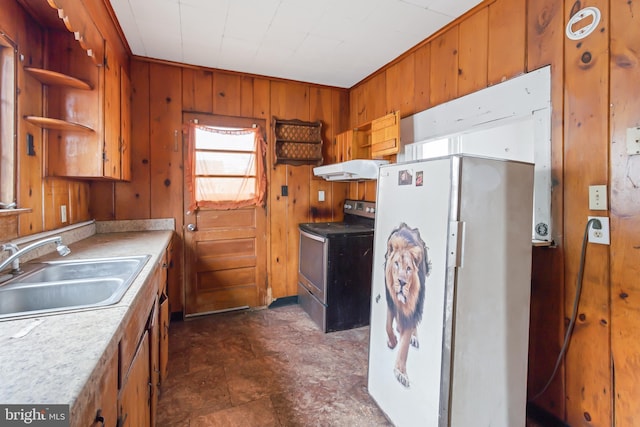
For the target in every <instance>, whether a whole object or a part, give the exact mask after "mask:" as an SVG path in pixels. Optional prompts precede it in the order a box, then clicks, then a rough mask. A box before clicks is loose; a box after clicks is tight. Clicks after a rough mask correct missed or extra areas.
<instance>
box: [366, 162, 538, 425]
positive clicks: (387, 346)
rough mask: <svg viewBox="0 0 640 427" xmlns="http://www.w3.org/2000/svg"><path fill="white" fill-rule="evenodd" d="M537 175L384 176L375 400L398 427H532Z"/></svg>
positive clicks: (453, 168) (386, 170)
mask: <svg viewBox="0 0 640 427" xmlns="http://www.w3.org/2000/svg"><path fill="white" fill-rule="evenodd" d="M533 175H534V169H533V165H532V164H529V163H523V162H515V161H508V160H498V159H490V158H483V157H474V156H467V155H450V156H446V157H440V158H435V159H429V160H422V161H416V162H409V163H399V164H391V165H387V166H382V167H380V171H379V177H378V190H377V200H376V216H375V232H374V257H373V275H372V294H371V326H370V342H369V372H368V389H369V393H370V394H371V396H372V397H373V398H374V400H375V401H376V403H377V404H378V406H379V407H380V408H381V409H382V410H383V411H384V413H385V414H386V416H387V417H388V418H389V419H390V420H391V422H393V423H394V425H396V426H397V427H405V426H420V427H442V426H453V427H468V426H484V427H489V426H494V427H518V426H523V427H524V425H525V408H526V380H527V354H528V343H529V299H530V284H531V280H530V278H531V221H532V210H533V209H532V204H533Z"/></svg>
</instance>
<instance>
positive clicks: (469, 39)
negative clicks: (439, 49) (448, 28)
mask: <svg viewBox="0 0 640 427" xmlns="http://www.w3.org/2000/svg"><path fill="white" fill-rule="evenodd" d="M488 26H489V8H488V7H485V8H482V9H480V10H478V11H477V12H476V13H474V14H473V15H471V16H469V17H468V18H466V19H464V20H463V21H461V22H460V24H459V37H460V39H459V43H458V44H459V48H458V70H459V71H458V96H463V95H467V94H469V93H472V92H475V91H477V90H480V89H484V88H486V87H487V66H488V65H487V57H488V49H489V28H488Z"/></svg>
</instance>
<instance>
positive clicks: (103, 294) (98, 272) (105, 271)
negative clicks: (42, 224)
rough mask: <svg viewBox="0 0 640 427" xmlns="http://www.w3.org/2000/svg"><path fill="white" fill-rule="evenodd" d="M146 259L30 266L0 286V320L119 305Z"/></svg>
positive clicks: (52, 263) (53, 262)
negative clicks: (24, 271)
mask: <svg viewBox="0 0 640 427" xmlns="http://www.w3.org/2000/svg"><path fill="white" fill-rule="evenodd" d="M149 258H150V255H143V256H131V257H110V258H97V259H84V260H82V259H80V260H70V261H50V262H43V263H37V264H32V267H34V268H32V269H30V270H29V271H28V272H26V273H23V274H21V275H19V276H17V277H15V278H13V279H11V280H9V281H7V282H5V283H4V284H2V285H0V319H6V318H15V317H22V316H32V315H40V314H46V313H53V312H61V311H69V310H84V309H92V308H98V307H104V306H109V305H112V304H115V303H117V302H118V301H120V299H121V298H122V296H123V295H124V294H125V292H126V291H127V289H129V287H130V286H131V283H133V281H134V280H135V278H136V277H137V276H138V274H139V273H140V271H141V270H142V268H143V267H144V265H145V264H146V262H147V261H148V259H149Z"/></svg>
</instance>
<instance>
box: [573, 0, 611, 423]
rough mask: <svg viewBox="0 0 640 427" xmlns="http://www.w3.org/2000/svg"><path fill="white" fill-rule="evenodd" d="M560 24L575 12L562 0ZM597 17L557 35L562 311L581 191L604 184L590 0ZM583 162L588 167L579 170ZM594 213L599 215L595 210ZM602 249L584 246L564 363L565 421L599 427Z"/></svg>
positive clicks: (606, 365) (607, 401)
mask: <svg viewBox="0 0 640 427" xmlns="http://www.w3.org/2000/svg"><path fill="white" fill-rule="evenodd" d="M564 4H565V11H566V13H565V24H564V25H566V22H567V21H568V20H569V19H570V16H571V15H573V14H575V13H576V12H577V11H578V9H580V7H582V6H581V5H580V4H579V3H575V2H573V1H570V0H567V1H565V3H564ZM589 5H590V6H595V7H597V8H598V9H600V12H601V13H602V20H601V22H600V24H599V26H598V29H597V30H596V31H594V32H593V33H592V34H591V35H589V36H588V37H586V38H584V39H582V40H578V41H571V40H569V39H567V38H565V49H564V59H565V86H564V87H565V111H564V119H565V120H564V122H565V153H564V179H565V181H564V184H565V190H566V191H565V204H564V217H565V220H564V239H565V249H566V253H567V254H572V255H574V256H567V257H566V260H565V280H566V282H565V295H566V301H565V312H566V313H571V309H572V303H573V295H574V294H575V286H576V284H575V282H576V277H577V274H578V268H579V257H578V256H577V255H578V254H580V251H581V245H582V236H583V233H584V228H585V225H586V222H587V215H589V214H593V212H590V211H589V209H588V207H589V205H588V186H589V185H591V184H603V183H607V182H608V160H609V153H608V151H609V147H608V143H607V141H608V139H609V131H608V121H607V119H606V117H608V114H609V97H608V94H609V87H608V81H609V51H608V47H609V43H608V42H609V40H608V37H609V28H608V25H607V24H608V23H609V2H608V1H606V0H594V1H592V2H590V4H589ZM585 165H589V166H588V167H585ZM598 213H602V212H598ZM609 286H610V283H609V246H605V245H595V244H592V245H589V248H588V253H587V258H586V265H585V272H584V279H583V289H582V295H581V300H580V312H579V316H578V321H577V322H576V327H575V330H574V333H573V337H572V341H571V345H570V347H569V349H568V352H567V355H566V359H565V360H566V361H565V368H566V371H565V381H566V399H567V400H566V421H567V423H569V424H570V425H575V426H577V425H585V424H587V422H588V423H589V425H597V426H605V425H610V423H611V420H612V408H611V399H612V397H611V380H612V376H611V347H610V338H611V336H610V335H611V333H610V324H611V313H610V301H609V297H610V294H609Z"/></svg>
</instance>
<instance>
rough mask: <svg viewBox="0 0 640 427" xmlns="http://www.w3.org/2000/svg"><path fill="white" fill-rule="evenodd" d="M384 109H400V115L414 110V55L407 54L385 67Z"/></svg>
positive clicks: (389, 110)
mask: <svg viewBox="0 0 640 427" xmlns="http://www.w3.org/2000/svg"><path fill="white" fill-rule="evenodd" d="M385 73H386V76H385V80H386V100H387V101H386V102H387V104H386V111H385V113H393V112H394V111H400V117H406V116H408V115H411V114H413V113H415V112H416V107H415V80H416V79H415V56H414V54H413V53H412V54H409V55H407V56H405V57H404V58H403V59H402V60H401V61H400V62H397V63H395V64H393V65H392V66H390V67H389V68H387V69H386V71H385Z"/></svg>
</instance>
